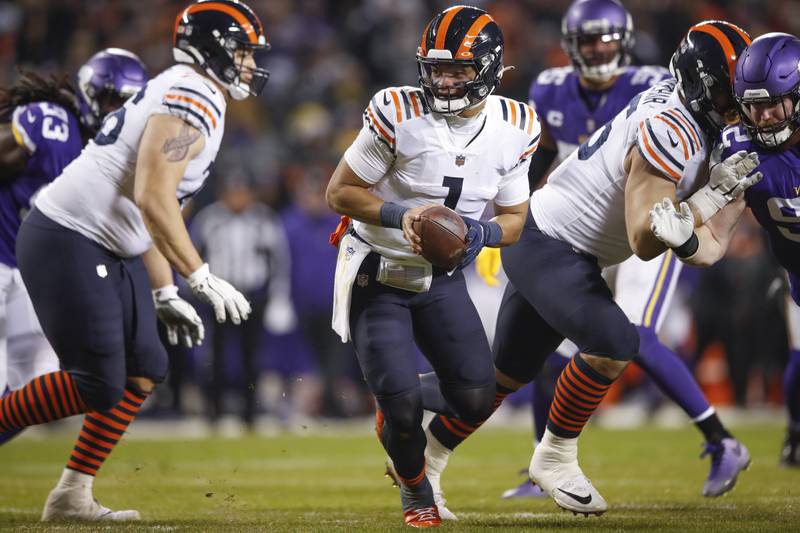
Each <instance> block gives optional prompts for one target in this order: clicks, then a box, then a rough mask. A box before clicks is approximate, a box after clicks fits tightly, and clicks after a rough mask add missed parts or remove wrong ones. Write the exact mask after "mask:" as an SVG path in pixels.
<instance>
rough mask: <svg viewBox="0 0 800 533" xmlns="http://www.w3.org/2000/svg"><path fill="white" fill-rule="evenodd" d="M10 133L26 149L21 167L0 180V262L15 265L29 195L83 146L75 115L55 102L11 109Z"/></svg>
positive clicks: (58, 170) (66, 163)
mask: <svg viewBox="0 0 800 533" xmlns="http://www.w3.org/2000/svg"><path fill="white" fill-rule="evenodd" d="M11 124H12V129H13V132H14V136H15V137H16V138H17V139H18V140H19V141H20V142H21V143H22V144H23V145H24V147H25V149H26V150H27V152H28V160H27V163H26V165H25V170H23V171H22V173H20V174H19V175H18V176H16V177H15V178H13V179H11V180H9V181H8V182H6V183H2V184H0V262H2V263H3V264H6V265H8V266H10V267H14V268H16V266H17V261H16V259H15V254H14V246H15V244H16V241H17V231H19V225H20V223H21V222H22V218H23V217H24V216H25V213H27V211H28V210H29V209H30V202H31V197H32V196H33V195H34V194H36V192H37V191H38V190H39V189H40V188H41V187H42V186H44V185H47V184H48V183H50V182H51V181H53V180H54V179H55V178H57V177H58V175H59V174H61V171H62V170H63V169H64V167H66V166H67V165H68V164H69V163H70V161H72V160H73V159H75V158H76V157H77V156H78V154H80V153H81V150H82V149H83V140H82V139H81V132H80V127H79V124H78V118H77V117H76V116H75V115H73V114H72V113H70V112H69V111H67V110H66V109H64V108H63V107H61V106H60V105H58V104H54V103H49V102H35V103H30V104H26V105H23V106H19V107H17V108H16V109H14V114H13V118H12V122H11Z"/></svg>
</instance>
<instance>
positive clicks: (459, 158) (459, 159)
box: [456, 155, 467, 167]
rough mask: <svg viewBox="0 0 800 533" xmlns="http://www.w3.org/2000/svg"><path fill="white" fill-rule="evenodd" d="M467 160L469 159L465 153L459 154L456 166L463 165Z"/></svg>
mask: <svg viewBox="0 0 800 533" xmlns="http://www.w3.org/2000/svg"><path fill="white" fill-rule="evenodd" d="M466 161H467V158H466V157H465V156H463V155H457V156H456V166H457V167H463V166H464V163H465V162H466Z"/></svg>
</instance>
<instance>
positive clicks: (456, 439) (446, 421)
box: [428, 384, 514, 450]
mask: <svg viewBox="0 0 800 533" xmlns="http://www.w3.org/2000/svg"><path fill="white" fill-rule="evenodd" d="M512 392H514V391H513V390H512V389H509V388H508V387H504V386H502V385H500V384H497V392H496V393H495V395H494V403H493V404H492V412H493V413H494V412H495V411H497V409H498V407H500V404H501V403H503V400H505V399H506V396H508V395H509V394H511V393H512ZM483 422H485V420H484V421H483ZM483 422H479V423H478V424H475V425H470V424H467V423H465V422H463V421H461V420H459V419H458V418H456V417H454V416H447V415H438V416H435V417H433V420H431V423H430V426H428V427H429V428H430V431H431V434H432V435H433V436H434V437H436V440H438V441H439V442H441V443H442V445H443V446H444V447H445V448H447V449H448V450H454V449H455V448H456V446H458V445H459V444H461V443H462V442H464V440H465V439H466V438H467V437H469V436H470V435H472V434H473V433H475V432H476V431H477V430H478V428H479V427H481V426H482V425H483Z"/></svg>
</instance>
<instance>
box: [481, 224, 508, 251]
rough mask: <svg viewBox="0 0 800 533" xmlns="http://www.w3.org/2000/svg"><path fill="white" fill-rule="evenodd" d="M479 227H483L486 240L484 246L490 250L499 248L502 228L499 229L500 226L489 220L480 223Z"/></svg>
mask: <svg viewBox="0 0 800 533" xmlns="http://www.w3.org/2000/svg"><path fill="white" fill-rule="evenodd" d="M481 225H482V226H483V231H484V232H485V233H486V238H485V240H484V242H485V245H486V246H491V247H492V248H496V247H497V246H499V245H500V241H502V240H503V228H501V227H500V224H498V223H497V222H493V221H491V220H489V221H487V222H481Z"/></svg>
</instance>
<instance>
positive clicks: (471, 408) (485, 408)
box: [442, 382, 496, 425]
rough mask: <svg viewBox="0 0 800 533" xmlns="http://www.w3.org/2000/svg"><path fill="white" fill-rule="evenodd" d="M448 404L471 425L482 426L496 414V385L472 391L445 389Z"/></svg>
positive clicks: (472, 389)
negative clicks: (481, 424)
mask: <svg viewBox="0 0 800 533" xmlns="http://www.w3.org/2000/svg"><path fill="white" fill-rule="evenodd" d="M442 392H443V393H444V396H445V398H447V403H448V404H449V405H450V406H451V407H452V408H453V410H454V411H455V412H456V415H458V418H460V419H461V420H463V421H464V422H466V423H467V424H469V425H475V424H480V423H482V422H483V421H484V420H486V419H487V418H489V417H490V416H491V415H492V413H493V412H494V409H493V407H494V399H495V392H496V390H495V383H494V382H491V383H489V384H487V385H484V386H482V387H474V388H470V389H457V388H445V389H444V390H443V391H442Z"/></svg>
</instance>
